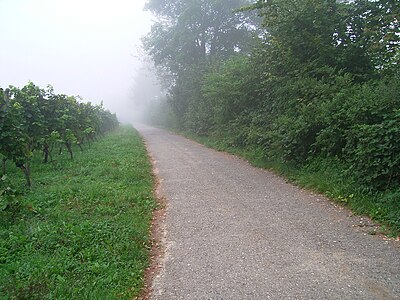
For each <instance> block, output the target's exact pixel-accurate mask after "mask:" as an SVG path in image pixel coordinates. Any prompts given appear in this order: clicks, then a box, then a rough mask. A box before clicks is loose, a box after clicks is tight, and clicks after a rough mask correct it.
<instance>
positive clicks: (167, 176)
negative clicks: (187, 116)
mask: <svg viewBox="0 0 400 300" xmlns="http://www.w3.org/2000/svg"><path fill="white" fill-rule="evenodd" d="M137 128H138V130H139V131H140V133H141V134H142V135H143V137H144V138H145V140H146V142H147V144H148V148H149V151H150V153H151V155H152V157H153V158H154V160H155V166H156V168H157V169H158V176H159V178H160V180H161V190H162V192H163V193H164V195H165V196H166V198H167V201H168V207H167V215H166V220H165V229H166V241H165V246H166V254H165V258H164V262H163V266H162V270H161V272H160V274H159V275H158V276H157V277H156V279H155V280H154V283H153V292H152V295H151V299H168V300H172V299H400V248H399V245H398V244H399V243H398V242H393V241H385V240H383V239H382V237H379V236H372V235H369V234H367V233H366V232H367V231H368V230H370V229H368V228H365V227H364V228H361V227H359V226H358V225H359V222H360V217H354V216H351V213H350V212H349V211H348V210H346V209H341V208H338V207H336V206H334V205H332V204H331V203H330V202H329V201H327V200H326V199H324V198H323V197H321V196H318V195H314V194H312V193H310V192H308V191H304V190H301V189H300V188H297V187H294V186H293V185H291V184H288V183H286V182H285V181H284V180H283V179H281V178H279V177H278V176H276V175H274V174H272V173H270V172H268V171H264V170H261V169H257V168H254V167H251V166H250V165H249V164H248V163H247V162H245V161H243V160H241V159H238V158H236V157H234V156H231V155H228V154H224V153H219V152H216V151H214V150H210V149H207V148H205V147H203V146H201V145H199V144H197V143H195V142H192V141H189V140H187V139H185V138H183V137H180V136H177V135H174V134H170V133H167V132H165V131H162V130H159V129H155V128H151V127H146V126H137Z"/></svg>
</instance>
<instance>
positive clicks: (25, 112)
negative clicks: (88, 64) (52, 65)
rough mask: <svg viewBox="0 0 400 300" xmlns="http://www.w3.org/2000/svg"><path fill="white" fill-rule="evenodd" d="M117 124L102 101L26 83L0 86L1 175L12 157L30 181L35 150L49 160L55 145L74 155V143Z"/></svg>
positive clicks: (82, 141)
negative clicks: (93, 103)
mask: <svg viewBox="0 0 400 300" xmlns="http://www.w3.org/2000/svg"><path fill="white" fill-rule="evenodd" d="M117 125H118V121H117V118H116V116H115V115H114V114H111V113H110V112H108V111H106V110H104V109H103V107H102V105H92V104H91V103H83V102H80V101H78V99H77V98H76V97H71V96H66V95H58V94H55V93H54V91H53V88H52V87H51V86H49V87H48V88H47V89H41V88H39V87H38V86H36V85H34V84H33V83H28V84H27V85H26V86H24V87H23V88H22V89H19V88H17V87H13V86H11V87H10V88H7V89H5V90H3V89H0V157H2V159H3V170H2V172H3V175H4V174H5V172H6V170H5V162H6V160H11V161H13V162H14V163H15V164H16V166H17V167H18V168H21V169H22V170H23V171H24V173H25V176H26V181H27V185H28V186H30V185H31V179H30V161H31V159H32V156H33V153H34V152H35V151H40V152H42V153H43V155H44V162H45V163H46V162H48V159H49V157H51V154H52V150H53V149H54V147H55V146H59V147H60V151H61V150H62V147H63V146H65V148H66V149H67V151H68V152H69V154H70V156H71V158H73V145H78V146H79V147H80V148H81V149H82V146H83V144H84V143H85V142H87V143H90V142H91V141H93V139H95V137H96V135H99V134H100V135H101V134H104V133H105V132H106V131H109V130H111V129H113V128H115V127H116V126H117Z"/></svg>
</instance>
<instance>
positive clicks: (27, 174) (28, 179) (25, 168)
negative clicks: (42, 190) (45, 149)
mask: <svg viewBox="0 0 400 300" xmlns="http://www.w3.org/2000/svg"><path fill="white" fill-rule="evenodd" d="M21 169H22V172H24V174H25V179H26V186H27V187H28V188H31V186H32V182H31V165H30V162H26V163H25V164H24V165H22V167H21Z"/></svg>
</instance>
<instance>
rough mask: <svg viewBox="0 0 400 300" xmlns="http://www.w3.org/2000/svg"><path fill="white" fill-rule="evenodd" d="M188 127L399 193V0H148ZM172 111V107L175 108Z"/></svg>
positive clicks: (162, 65)
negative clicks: (323, 163)
mask: <svg viewBox="0 0 400 300" xmlns="http://www.w3.org/2000/svg"><path fill="white" fill-rule="evenodd" d="M146 7H147V9H148V10H150V11H151V12H152V13H153V14H154V15H155V16H157V22H156V23H155V25H153V27H152V30H151V32H150V33H149V34H148V36H147V37H146V38H145V39H144V47H145V49H146V50H147V52H148V53H149V55H150V56H151V57H152V58H153V60H154V63H155V65H156V66H157V67H158V70H159V74H160V76H161V78H162V79H163V80H164V83H165V84H166V85H167V86H169V97H168V107H169V109H170V113H171V114H172V115H173V117H174V120H175V126H177V127H178V128H179V129H181V130H185V131H188V132H193V133H196V134H199V135H205V136H214V137H220V139H221V140H223V141H224V142H225V143H227V144H230V145H232V146H234V147H242V148H248V147H250V148H257V149H261V151H262V152H263V155H264V156H265V158H266V159H271V160H278V161H283V162H287V163H293V164H298V165H304V164H306V163H309V162H310V161H312V160H316V159H335V160H337V161H339V162H340V163H341V164H343V165H345V166H346V170H347V171H348V172H350V173H351V174H353V175H354V177H356V178H357V180H359V182H360V184H362V185H364V186H366V187H367V188H369V189H371V190H372V191H373V190H380V191H384V190H388V189H391V190H400V86H399V85H400V71H399V70H400V68H399V63H400V54H399V47H400V29H399V16H400V2H399V1H397V0H354V1H336V0H258V1H255V2H252V3H250V2H249V1H245V0H233V1H226V0H170V1H165V0H148V2H147V6H146ZM165 111H166V110H165V109H164V110H163V112H164V113H165Z"/></svg>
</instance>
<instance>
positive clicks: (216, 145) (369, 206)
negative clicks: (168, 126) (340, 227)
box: [179, 132, 400, 237]
mask: <svg viewBox="0 0 400 300" xmlns="http://www.w3.org/2000/svg"><path fill="white" fill-rule="evenodd" d="M179 133H180V134H183V135H185V136H186V137H188V138H191V139H193V140H196V141H197V142H199V143H201V144H204V145H206V146H208V147H210V148H213V149H216V150H219V151H226V152H229V153H232V154H235V155H238V156H240V157H243V158H245V159H247V160H248V161H249V162H250V163H251V164H252V165H254V166H256V167H260V168H265V169H270V170H272V171H274V172H276V173H277V174H279V175H282V176H284V177H286V178H287V179H288V180H289V181H291V182H293V183H295V184H297V185H299V186H302V187H305V188H308V189H311V190H313V191H316V192H318V193H322V194H325V195H326V196H328V197H329V198H330V199H331V200H333V201H335V202H336V203H339V204H341V205H344V206H347V207H349V208H350V209H351V210H352V211H353V212H354V213H356V214H358V215H367V216H369V217H371V218H372V219H373V220H375V221H377V222H379V223H380V224H381V231H382V233H384V234H386V235H388V236H392V237H397V236H399V235H400V190H391V191H386V192H377V191H373V190H372V189H370V188H369V187H365V186H362V185H360V184H359V183H358V182H357V179H356V178H354V177H353V175H352V174H351V173H350V172H348V168H347V167H346V166H345V165H343V164H342V163H341V162H340V161H339V160H337V159H334V158H330V159H326V158H325V159H322V158H316V159H314V160H313V161H310V162H307V163H306V164H305V165H302V166H299V165H295V164H290V163H287V162H282V161H277V160H270V159H267V158H266V157H265V155H264V151H263V150H262V149H260V148H257V147H253V148H252V147H247V148H245V149H244V148H241V147H233V146H231V145H229V144H228V143H227V142H225V141H224V139H223V138H221V137H217V136H215V137H214V136H198V135H195V134H192V133H187V132H179Z"/></svg>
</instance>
